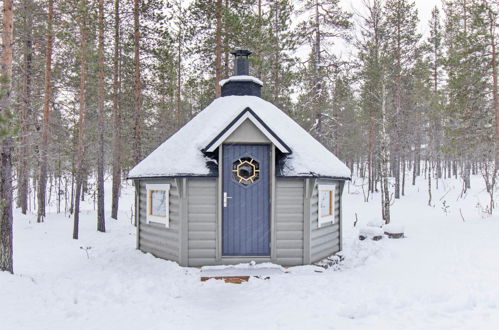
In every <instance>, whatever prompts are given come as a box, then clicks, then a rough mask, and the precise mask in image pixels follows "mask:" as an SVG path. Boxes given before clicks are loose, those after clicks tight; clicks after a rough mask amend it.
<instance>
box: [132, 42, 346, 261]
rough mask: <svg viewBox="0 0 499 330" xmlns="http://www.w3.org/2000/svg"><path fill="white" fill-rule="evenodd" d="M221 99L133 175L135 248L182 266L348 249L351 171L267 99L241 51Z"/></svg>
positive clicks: (312, 256) (308, 256) (314, 257)
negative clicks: (346, 193) (346, 204)
mask: <svg viewBox="0 0 499 330" xmlns="http://www.w3.org/2000/svg"><path fill="white" fill-rule="evenodd" d="M232 54H233V55H235V63H234V67H235V69H234V70H235V75H234V76H232V77H230V78H228V79H226V80H224V81H222V82H221V86H222V96H221V97H219V98H217V99H216V100H214V101H213V102H212V103H211V104H210V105H209V106H208V107H207V108H206V109H204V110H203V111H201V112H200V113H199V114H198V115H197V116H195V117H194V118H193V119H192V120H191V121H189V122H188V123H187V124H186V125H185V126H184V127H182V128H181V129H180V130H179V131H178V132H177V133H175V134H174V135H172V136H171V137H170V138H169V139H168V140H166V141H165V142H164V143H163V144H161V145H160V146H159V147H158V148H157V149H156V150H154V151H153V152H152V153H151V154H150V155H148V156H147V157H146V158H145V159H144V160H143V161H141V162H140V163H139V164H138V165H137V166H135V168H133V169H132V170H131V171H130V173H129V179H132V180H133V181H134V184H135V187H136V218H137V220H138V221H137V248H138V249H139V250H141V251H144V252H149V253H151V254H153V255H155V256H156V257H159V258H164V259H168V260H173V261H176V262H178V263H179V264H180V265H182V266H204V265H221V264H236V263H241V262H249V261H252V260H254V261H256V262H273V263H276V264H280V265H284V266H291V265H304V264H310V263H313V262H316V261H319V260H321V259H323V258H326V257H328V256H330V255H333V254H335V253H337V252H338V251H341V244H342V235H341V222H342V219H341V210H342V202H341V195H342V192H343V187H344V182H345V180H349V179H350V170H349V169H348V167H347V166H346V165H345V164H343V163H342V162H341V161H340V160H338V158H336V156H334V155H333V154H332V153H331V152H330V151H328V150H327V149H326V148H325V147H324V146H322V144H320V143H319V142H318V141H317V140H315V139H314V138H313V137H312V136H311V135H310V134H309V133H308V132H306V131H305V130H304V129H303V128H301V127H300V126H299V125H298V124H297V123H296V122H294V121H293V120H292V119H291V118H290V117H289V116H288V115H287V114H286V113H284V112H283V111H282V110H280V109H278V108H277V107H276V106H274V105H273V104H271V103H269V102H267V101H265V100H263V99H262V98H261V97H260V89H261V87H262V82H261V81H260V80H258V79H257V78H255V77H252V76H249V75H248V74H249V68H248V66H249V62H248V56H249V55H250V54H251V52H249V51H247V50H238V51H234V52H232Z"/></svg>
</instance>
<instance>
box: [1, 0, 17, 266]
mask: <svg viewBox="0 0 499 330" xmlns="http://www.w3.org/2000/svg"><path fill="white" fill-rule="evenodd" d="M13 24H14V12H13V5H12V0H4V1H3V17H2V57H1V61H2V62H1V66H2V67H1V77H0V78H1V80H0V84H1V87H2V88H1V91H2V95H0V97H1V99H0V115H1V116H2V117H4V118H5V119H7V118H8V117H9V114H8V112H9V111H10V103H11V87H12V44H13V40H12V28H13ZM4 118H2V120H3V119H4ZM6 124H7V125H8V122H7V123H6ZM2 125H5V123H3V124H2ZM7 127H8V126H7ZM9 135H10V132H7V134H6V135H5V136H2V144H1V155H0V271H8V272H10V273H14V266H13V260H12V158H11V157H12V137H10V136H9Z"/></svg>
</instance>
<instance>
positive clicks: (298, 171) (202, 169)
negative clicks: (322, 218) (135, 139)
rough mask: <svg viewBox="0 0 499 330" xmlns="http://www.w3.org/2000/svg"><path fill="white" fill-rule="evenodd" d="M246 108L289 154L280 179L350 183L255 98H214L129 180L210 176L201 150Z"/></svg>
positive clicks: (339, 165)
mask: <svg viewBox="0 0 499 330" xmlns="http://www.w3.org/2000/svg"><path fill="white" fill-rule="evenodd" d="M248 107H249V108H250V109H251V110H253V112H254V113H255V114H256V115H257V116H258V117H260V119H262V120H263V121H264V122H265V123H266V124H267V126H268V127H269V128H270V129H271V130H272V131H273V132H274V133H275V134H277V136H279V137H280V138H281V139H282V140H283V141H284V143H286V144H287V145H288V146H289V148H290V149H291V154H288V155H287V156H286V161H285V164H284V167H283V169H282V173H281V174H282V175H284V176H304V177H306V176H318V177H334V178H345V179H347V178H350V175H351V173H350V169H349V168H348V167H347V166H346V165H345V164H344V163H343V162H342V161H340V160H339V159H338V158H337V157H336V156H335V155H333V154H332V153H331V152H330V151H329V150H327V149H326V148H325V147H324V146H323V145H322V144H321V143H319V142H318V141H317V140H315V139H314V138H313V137H312V136H311V135H310V134H309V133H308V132H306V131H305V130H304V129H303V128H302V127H301V126H300V125H298V124H297V123H296V122H295V121H294V120H292V119H291V118H290V117H289V116H288V115H286V114H285V113H284V112H283V111H281V110H280V109H278V108H277V107H276V106H274V105H273V104H272V103H270V102H267V101H265V100H263V99H261V98H259V97H256V96H225V97H219V98H217V99H216V100H214V101H213V102H212V103H211V104H210V105H209V106H208V107H206V108H205V109H204V110H203V111H201V112H200V113H199V114H198V115H197V116H195V117H194V118H192V120H191V121H189V122H188V123H187V124H185V126H184V127H182V128H181V129H180V130H179V131H178V132H177V133H175V134H174V135H172V136H171V137H170V138H169V139H168V140H166V141H165V142H163V143H162V144H161V145H160V146H159V147H158V148H156V150H154V151H153V152H152V153H151V154H149V156H147V157H146V158H145V159H144V160H142V161H141V162H140V163H139V164H137V166H135V167H134V168H133V169H132V170H131V171H130V172H129V175H128V177H129V178H145V177H162V176H204V175H210V171H209V169H208V167H207V165H206V163H207V162H208V161H210V160H211V159H208V158H207V157H205V155H204V154H203V152H202V151H201V150H202V149H203V148H205V147H206V146H207V145H208V144H209V143H210V142H211V141H212V140H213V139H214V138H215V137H216V136H217V135H218V134H219V133H220V132H221V131H222V130H223V129H224V128H225V127H227V126H228V125H229V124H230V123H231V121H232V120H234V118H236V117H237V116H238V115H239V114H240V113H241V112H242V111H244V110H245V109H246V108H248Z"/></svg>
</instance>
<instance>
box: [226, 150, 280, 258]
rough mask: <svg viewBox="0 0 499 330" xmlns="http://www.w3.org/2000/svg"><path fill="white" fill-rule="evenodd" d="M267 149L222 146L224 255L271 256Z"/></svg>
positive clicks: (268, 155)
mask: <svg viewBox="0 0 499 330" xmlns="http://www.w3.org/2000/svg"><path fill="white" fill-rule="evenodd" d="M270 150H271V149H270V145H268V144H224V145H223V191H222V194H223V196H222V203H223V205H222V255H223V256H269V255H270V186H269V182H270V161H269V160H270Z"/></svg>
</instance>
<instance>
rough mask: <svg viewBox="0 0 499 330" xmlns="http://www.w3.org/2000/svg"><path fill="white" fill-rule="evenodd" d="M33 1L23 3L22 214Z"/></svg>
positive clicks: (26, 185) (24, 206)
mask: <svg viewBox="0 0 499 330" xmlns="http://www.w3.org/2000/svg"><path fill="white" fill-rule="evenodd" d="M30 3H31V1H26V0H25V1H23V7H24V8H23V11H24V17H23V38H24V42H23V71H22V75H23V79H22V81H23V85H22V105H21V131H20V135H21V138H20V148H19V158H20V161H19V169H18V170H19V177H18V201H19V206H20V207H21V212H22V213H23V214H26V212H27V209H28V188H29V154H30V153H29V147H30V145H31V143H30V132H29V119H30V113H31V76H32V74H33V72H32V71H33V70H32V57H33V33H32V32H33V15H32V12H31V11H32V7H31V6H30Z"/></svg>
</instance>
